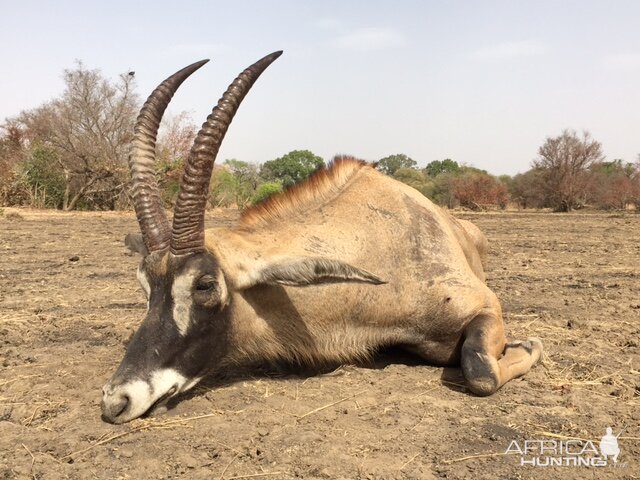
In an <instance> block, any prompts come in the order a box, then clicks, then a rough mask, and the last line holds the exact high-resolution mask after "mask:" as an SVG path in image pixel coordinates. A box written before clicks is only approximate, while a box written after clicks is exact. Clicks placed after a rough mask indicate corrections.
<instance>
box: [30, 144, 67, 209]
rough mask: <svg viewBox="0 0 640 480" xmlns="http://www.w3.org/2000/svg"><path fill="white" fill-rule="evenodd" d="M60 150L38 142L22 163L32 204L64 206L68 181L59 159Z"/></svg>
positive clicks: (42, 206) (44, 206)
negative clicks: (57, 150)
mask: <svg viewBox="0 0 640 480" xmlns="http://www.w3.org/2000/svg"><path fill="white" fill-rule="evenodd" d="M57 155H58V152H56V150H55V149H53V148H51V147H47V146H46V145H42V144H39V143H36V144H35V145H33V146H32V148H31V149H30V151H29V155H28V156H27V158H26V159H25V161H24V163H22V165H21V167H22V172H21V173H22V175H21V177H22V182H23V184H24V186H25V190H26V192H27V193H28V195H29V197H30V201H29V203H30V205H32V206H34V207H37V208H62V206H63V203H64V194H65V188H66V182H65V177H64V172H63V171H62V169H61V168H60V164H59V163H58V161H57Z"/></svg>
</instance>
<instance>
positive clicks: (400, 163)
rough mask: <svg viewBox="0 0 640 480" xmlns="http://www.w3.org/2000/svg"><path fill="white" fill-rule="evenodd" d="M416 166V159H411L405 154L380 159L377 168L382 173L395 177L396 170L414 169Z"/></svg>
mask: <svg viewBox="0 0 640 480" xmlns="http://www.w3.org/2000/svg"><path fill="white" fill-rule="evenodd" d="M416 165H417V163H416V161H415V160H414V159H412V158H409V157H408V156H406V155H405V154H404V153H397V154H395V155H389V156H388V157H384V158H382V159H380V161H378V166H377V168H378V170H380V171H381V172H382V173H384V174H386V175H390V176H393V174H394V173H396V170H398V169H400V168H414V167H415V166H416Z"/></svg>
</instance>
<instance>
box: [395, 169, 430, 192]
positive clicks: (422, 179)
mask: <svg viewBox="0 0 640 480" xmlns="http://www.w3.org/2000/svg"><path fill="white" fill-rule="evenodd" d="M393 178H395V179H396V180H399V181H401V182H402V183H405V184H407V185H409V186H411V187H413V188H415V189H416V190H418V191H419V192H420V193H422V194H423V195H424V196H425V197H429V198H431V197H432V195H433V189H434V183H433V181H432V180H430V179H428V178H427V177H426V175H425V174H424V173H423V172H422V171H420V170H416V169H415V168H407V167H405V168H399V169H398V170H396V171H395V173H394V174H393Z"/></svg>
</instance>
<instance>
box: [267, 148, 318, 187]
mask: <svg viewBox="0 0 640 480" xmlns="http://www.w3.org/2000/svg"><path fill="white" fill-rule="evenodd" d="M323 166H324V160H323V159H322V158H321V157H319V156H317V155H315V154H313V153H312V152H310V151H309V150H293V151H291V152H289V153H287V154H286V155H283V156H282V157H280V158H276V159H275V160H269V161H268V162H265V163H264V164H263V165H262V168H261V170H260V176H261V177H262V178H263V179H264V180H267V181H279V182H280V183H282V186H283V187H284V188H289V187H291V186H292V185H294V184H296V183H298V182H301V181H302V180H304V179H306V178H307V177H308V176H309V175H311V174H312V173H313V172H315V171H316V170H318V169H319V168H321V167H323Z"/></svg>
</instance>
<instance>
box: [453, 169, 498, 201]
mask: <svg viewBox="0 0 640 480" xmlns="http://www.w3.org/2000/svg"><path fill="white" fill-rule="evenodd" d="M452 184H453V194H454V196H455V197H456V199H457V200H458V201H459V202H460V205H462V206H463V207H467V208H471V209H472V210H480V209H483V208H485V207H486V206H489V205H497V206H499V207H500V208H505V207H506V205H507V200H508V198H509V196H508V193H507V187H506V186H505V185H504V184H503V183H502V182H500V181H499V180H498V179H497V178H495V177H494V176H492V175H489V174H488V173H485V172H481V171H477V170H475V169H468V170H467V171H465V172H464V173H463V174H461V175H459V176H456V177H454V178H453V181H452Z"/></svg>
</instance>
